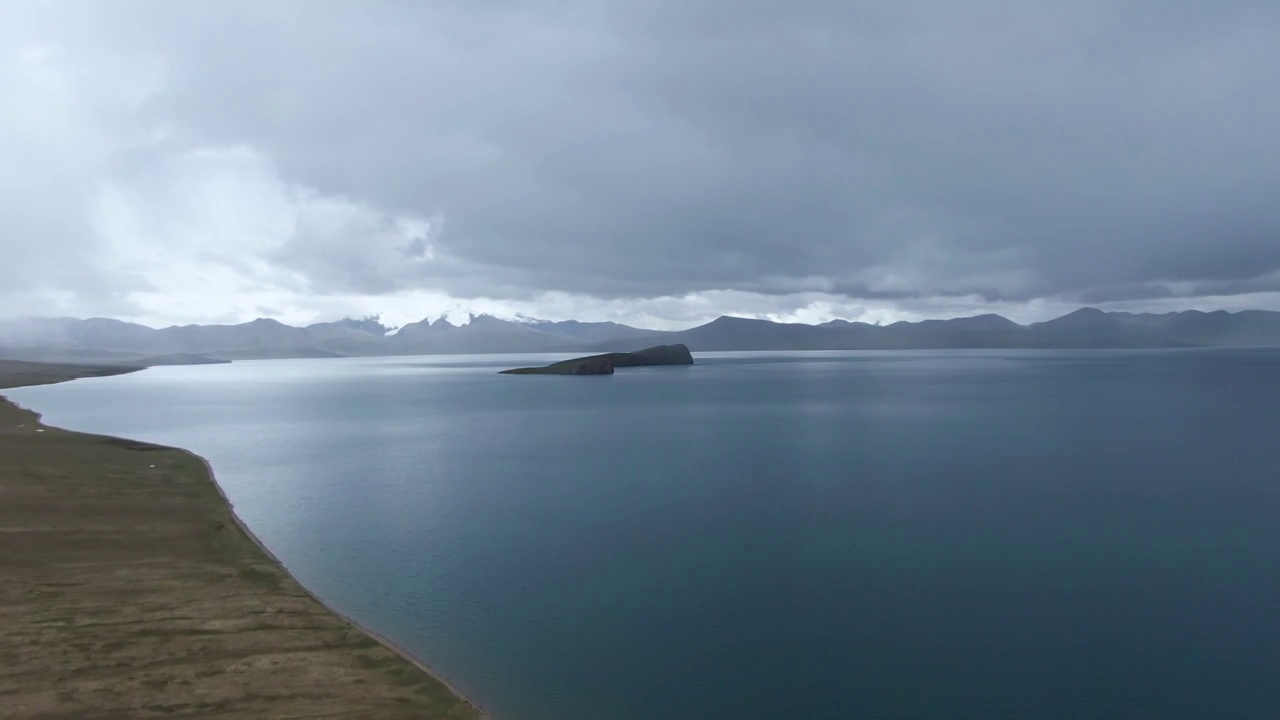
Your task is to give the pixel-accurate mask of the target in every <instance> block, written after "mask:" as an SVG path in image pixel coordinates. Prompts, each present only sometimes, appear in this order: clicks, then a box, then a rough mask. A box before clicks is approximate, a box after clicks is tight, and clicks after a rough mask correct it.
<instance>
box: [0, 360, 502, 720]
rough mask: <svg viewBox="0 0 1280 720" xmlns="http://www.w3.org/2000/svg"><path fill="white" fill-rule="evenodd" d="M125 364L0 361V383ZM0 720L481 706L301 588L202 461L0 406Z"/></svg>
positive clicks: (415, 713)
mask: <svg viewBox="0 0 1280 720" xmlns="http://www.w3.org/2000/svg"><path fill="white" fill-rule="evenodd" d="M125 371H127V369H122V368H116V369H112V370H110V371H106V370H103V369H101V368H92V367H85V366H48V365H35V364H31V363H14V362H8V361H0V389H2V388H6V387H16V386H19V385H27V384H35V383H44V382H60V381H63V380H69V379H72V378H75V377H82V376H86V375H94V374H104V373H107V372H125ZM0 717H6V718H9V717H12V718H152V717H155V718H159V717H164V718H175V717H202V718H204V717H217V718H232V717H246V718H247V717H253V718H265V717H271V718H432V719H440V720H464V719H467V720H470V719H473V718H480V717H481V713H480V711H479V710H477V709H476V708H475V707H474V706H472V705H471V704H469V703H467V702H466V701H465V700H463V699H462V698H461V697H460V696H458V695H457V694H455V693H454V692H453V691H452V690H451V689H450V688H449V687H448V686H447V685H446V684H445V683H443V682H442V681H440V680H438V679H437V678H435V677H434V676H432V675H431V674H430V673H428V672H427V671H426V669H425V668H423V667H422V666H420V665H418V664H416V663H414V662H413V661H412V660H410V659H408V658H407V657H406V656H404V655H402V654H401V653H399V652H397V651H395V650H394V649H392V648H391V647H390V646H389V645H387V644H384V643H383V642H381V641H380V640H379V639H377V638H375V637H374V636H372V635H371V634H369V633H366V632H364V631H362V630H361V629H360V628H358V627H355V626H354V625H353V624H352V623H350V622H348V621H347V620H346V619H344V618H342V617H341V616H339V615H337V614H336V613H334V612H332V611H330V610H329V609H328V608H326V607H325V606H324V605H323V604H321V603H320V602H319V601H318V600H316V599H315V598H314V597H312V596H311V595H310V594H309V593H308V592H307V591H306V590H304V589H303V588H302V587H301V586H299V585H298V583H297V582H295V581H294V580H293V578H291V577H290V576H289V575H288V573H286V572H285V571H284V569H283V568H282V567H281V566H280V564H279V563H278V562H276V561H275V559H274V558H272V557H271V556H270V554H269V553H267V552H266V551H265V550H264V549H262V548H261V547H260V546H259V545H258V544H257V542H256V541H255V540H254V538H253V537H252V536H251V535H250V534H249V533H247V531H245V530H244V529H243V528H242V527H241V526H240V524H239V522H238V521H237V519H236V518H235V516H234V515H233V514H232V512H231V509H230V507H229V506H228V504H227V502H226V500H225V499H224V498H223V497H222V495H221V493H220V491H219V490H218V488H217V485H216V484H215V483H214V482H213V479H212V477H211V476H210V473H209V470H208V467H207V465H206V464H205V463H204V461H203V460H201V459H200V458H198V457H196V456H195V455H192V454H190V453H188V452H185V451H183V450H177V449H174V448H167V447H161V446H158V445H150V444H146V443H139V442H133V441H129V440H122V439H119V438H111V437H103V436H97V435H86V434H83V433H76V432H69V431H65V430H60V429H57V428H52V427H46V426H44V425H42V424H40V422H39V418H38V416H37V415H35V414H34V413H32V412H30V411H27V410H24V409H22V408H19V407H17V406H15V405H13V404H12V403H10V402H8V401H7V400H5V399H3V398H0Z"/></svg>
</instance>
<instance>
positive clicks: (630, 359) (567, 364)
mask: <svg viewBox="0 0 1280 720" xmlns="http://www.w3.org/2000/svg"><path fill="white" fill-rule="evenodd" d="M692 364H693V355H692V354H691V353H690V352H689V348H688V347H687V346H685V345H684V344H683V343H679V344H676V345H658V346H656V347H651V348H645V349H644V350H637V351H635V352H617V353H605V354H604V355H590V356H588V357H580V358H574V359H573V360H561V361H560V362H554V363H551V364H550V365H546V366H544V367H531V368H515V369H514V370H503V371H502V374H504V375H612V374H613V369H614V368H620V367H641V366H646V365H692Z"/></svg>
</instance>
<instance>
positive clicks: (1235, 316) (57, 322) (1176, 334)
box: [0, 308, 1280, 364]
mask: <svg viewBox="0 0 1280 720" xmlns="http://www.w3.org/2000/svg"><path fill="white" fill-rule="evenodd" d="M451 317H452V316H451ZM467 319H468V320H469V322H466V323H463V324H457V325H455V324H453V323H451V322H449V320H448V319H446V318H437V319H435V320H422V321H420V322H416V323H410V324H408V325H405V326H404V327H402V328H400V329H399V330H398V331H395V332H391V329H390V328H388V327H386V326H384V325H382V324H381V322H379V321H378V320H377V318H362V319H351V318H348V319H345V320H339V321H336V322H327V323H316V324H313V325H309V326H307V327H293V326H290V325H285V324H283V323H280V322H278V321H276V320H271V319H267V318H259V319H257V320H254V321H252V322H247V323H241V324H238V325H184V326H174V327H167V328H161V329H155V328H150V327H147V326H145V325H139V324H136V323H128V322H122V321H119V320H112V319H108V318H89V319H87V320H78V319H74V318H28V319H19V320H9V321H4V322H0V357H5V358H10V359H18V360H45V361H54V362H79V363H84V362H111V363H117V364H122V363H129V362H137V361H141V360H144V359H146V358H153V357H162V358H164V357H168V358H188V359H191V358H194V357H195V356H200V357H202V358H208V359H213V360H239V359H248V358H285V357H338V356H351V355H359V356H364V355H423V354H460V353H516V352H611V351H626V350H635V349H638V348H642V347H647V346H650V345H654V344H655V343H663V344H673V343H683V344H685V345H687V346H688V347H689V348H690V349H691V350H693V351H695V352H706V351H715V350H893V349H930V348H1172V347H1215V346H1260V345H1280V313H1277V312H1270V311H1263V310H1245V311H1241V312H1235V313H1230V312H1224V311H1217V312H1208V313H1206V312H1200V311H1197V310H1189V311H1185V312H1172V313H1164V314H1134V313H1124V312H1104V311H1102V310H1098V309H1096V308H1082V309H1080V310H1077V311H1075V312H1072V313H1069V314H1067V315H1063V316H1062V317H1059V318H1055V319H1053V320H1049V321H1046V322H1041V323H1034V324H1031V325H1019V324H1017V323H1015V322H1013V321H1011V320H1008V319H1007V318H1003V317H1001V316H999V315H977V316H974V317H963V318H953V319H950V320H925V321H922V322H914V323H912V322H897V323H893V324H891V325H884V326H881V325H869V324H867V323H862V322H849V321H847V320H832V321H830V322H825V323H822V324H820V325H804V324H800V323H778V322H772V321H769V320H756V319H750V318H740V317H728V316H726V317H720V318H717V319H715V320H713V321H711V322H709V323H706V324H704V325H700V326H698V327H694V328H690V329H688V330H680V331H661V330H645V329H641V328H634V327H629V326H627V325H620V324H618V323H611V322H579V321H576V320H566V321H558V322H552V321H543V320H531V319H528V318H521V319H517V320H504V319H501V318H497V317H493V316H491V315H471V316H469V317H468V318H467Z"/></svg>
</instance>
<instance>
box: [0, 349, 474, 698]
mask: <svg viewBox="0 0 1280 720" xmlns="http://www.w3.org/2000/svg"><path fill="white" fill-rule="evenodd" d="M2 366H3V362H0V413H6V412H16V413H17V414H18V415H23V414H25V415H29V416H33V418H34V424H33V425H29V424H27V423H22V424H19V425H16V426H14V427H0V439H4V440H6V441H8V442H10V443H14V442H18V443H22V442H23V440H22V439H17V440H15V439H14V436H15V435H24V436H27V437H29V438H30V440H27V441H26V444H27V445H34V444H37V443H39V442H47V441H49V440H54V439H58V438H59V437H60V436H61V439H62V440H64V441H82V440H83V441H87V442H89V443H93V444H94V445H108V446H113V447H120V448H128V450H125V452H128V451H129V450H147V451H154V452H165V453H174V454H175V455H178V456H182V457H185V458H188V459H189V460H190V461H193V462H194V463H196V464H198V466H199V467H200V468H201V469H202V475H203V477H201V478H191V479H193V480H196V479H198V480H199V481H200V482H201V483H202V484H204V485H205V486H206V487H207V488H209V489H212V495H213V496H214V497H216V500H217V504H218V508H217V510H219V511H220V512H221V514H225V516H226V517H227V518H228V519H229V520H230V521H231V522H230V525H231V526H233V527H234V528H235V531H236V534H237V535H238V537H239V538H240V541H241V544H243V545H244V546H246V548H247V549H248V550H250V552H251V554H252V555H256V556H257V557H256V558H254V557H252V556H251V555H250V556H246V557H237V558H234V559H233V560H231V561H228V564H229V565H231V566H232V568H233V569H234V570H236V571H238V572H239V573H241V574H243V575H244V576H246V577H253V576H255V573H259V572H260V570H259V568H256V567H254V563H253V562H252V561H253V560H257V561H259V562H264V563H267V564H269V565H270V566H271V567H272V568H273V569H274V570H276V571H277V572H278V573H279V574H280V575H281V576H283V577H284V578H287V580H288V581H289V582H290V583H291V584H292V586H293V588H296V589H297V590H298V591H300V592H301V594H302V596H303V597H305V598H306V600H307V601H309V602H310V603H313V604H314V605H315V606H316V607H317V608H319V610H321V611H322V612H323V613H325V614H327V615H328V616H330V617H331V618H332V619H334V620H336V621H338V623H340V625H342V626H345V627H346V628H348V629H349V630H350V631H354V633H356V634H358V635H359V636H361V637H363V638H366V639H367V641H368V642H369V643H372V644H374V645H376V646H377V647H378V648H381V649H382V650H383V651H385V652H387V653H389V654H390V655H392V656H394V658H395V659H396V660H398V661H400V662H403V663H405V664H407V665H408V666H410V667H412V668H413V670H414V671H416V672H417V673H421V674H422V675H424V676H425V679H427V680H429V681H430V682H433V683H435V684H437V685H438V686H440V687H442V688H444V689H445V690H446V691H447V692H448V694H449V695H450V696H451V697H452V698H453V700H454V701H455V704H461V705H464V706H466V707H467V708H469V709H470V712H467V713H465V716H466V717H471V718H475V719H476V720H496V719H495V718H494V716H493V715H492V714H490V713H489V712H488V710H487V709H485V707H484V706H483V705H482V704H481V703H480V702H478V701H477V700H476V699H475V698H473V697H470V696H468V695H467V694H465V693H463V692H461V691H460V690H459V689H458V688H457V687H456V686H455V685H454V684H453V683H452V682H451V681H450V680H449V679H448V678H447V677H445V676H444V675H443V674H441V673H439V672H437V671H435V670H433V669H432V668H431V667H430V666H429V665H428V664H427V663H426V662H425V661H424V660H421V659H419V658H417V657H415V656H414V655H413V654H412V653H410V652H409V651H407V650H406V649H404V648H403V647H401V646H400V645H398V644H396V643H395V642H393V641H391V640H390V639H389V638H387V637H386V636H384V635H382V634H381V633H378V632H375V631H374V630H372V629H370V628H368V627H366V626H364V625H363V624H361V623H360V622H358V621H356V620H355V619H354V618H352V617H350V616H348V615H347V614H345V613H342V612H339V611H338V610H337V609H335V608H333V607H332V606H330V605H329V604H328V603H326V602H325V601H324V600H322V599H321V598H320V597H318V596H317V595H316V594H315V593H314V592H313V591H312V590H311V589H310V588H308V587H306V586H305V585H303V584H302V582H301V581H300V580H299V579H298V578H297V577H295V576H294V575H293V574H292V573H291V572H290V571H289V568H288V567H287V566H286V565H285V564H284V563H283V562H282V561H281V560H280V559H279V558H278V557H277V556H276V555H275V553H273V552H272V551H271V550H270V549H269V548H267V547H266V545H264V544H263V543H262V541H261V539H260V538H258V536H257V535H256V534H255V533H254V532H253V531H252V530H251V529H250V528H249V527H248V526H247V525H246V524H245V522H244V521H243V519H241V518H240V516H239V515H238V514H237V513H236V511H235V506H234V504H233V503H232V502H231V501H230V499H229V498H228V497H227V495H226V492H225V491H224V489H223V488H222V486H221V485H220V484H219V483H218V480H217V475H216V473H215V471H214V469H213V466H212V464H211V463H210V462H209V461H208V460H207V459H205V458H204V457H202V456H200V455H198V454H196V453H194V452H192V451H190V450H187V449H185V448H177V447H170V446H164V445H157V444H154V443H146V442H142V441H135V440H131V439H128V438H120V437H115V436H109V435H98V434H92V433H83V432H79V431H76V430H72V429H68V428H61V427H58V426H56V425H49V424H46V423H45V422H44V418H43V415H42V414H41V413H39V412H36V411H35V410H33V409H31V408H27V407H24V406H22V405H19V404H18V403H17V402H16V401H14V400H13V399H11V398H9V397H8V396H7V395H6V394H5V390H8V389H13V388H17V387H28V386H33V385H44V384H57V383H61V382H70V381H73V380H76V379H80V378H82V377H93V376H96V375H97V374H98V373H97V370H100V369H99V368H94V367H93V366H47V367H48V370H47V371H41V374H40V375H39V378H38V379H36V378H34V377H32V376H31V374H30V373H31V370H30V368H28V367H19V368H18V372H17V373H16V374H14V373H12V372H10V373H8V375H7V377H6V375H5V373H3V372H2V371H3V370H4V369H6V368H3V367H2ZM141 369H143V368H128V369H112V370H111V371H109V372H108V373H107V374H112V375H114V374H124V373H128V372H134V371H137V370H141ZM33 380H34V382H33ZM6 406H7V408H8V409H6ZM36 433H39V434H38V435H37V434H36ZM6 434H7V435H9V437H4V435H6ZM37 438H38V440H37ZM0 447H2V448H11V447H13V446H12V445H9V446H0ZM150 467H151V468H155V467H156V465H155V464H152V465H150ZM5 469H7V468H2V469H0V470H5ZM90 482H91V483H92V482H93V481H90ZM98 483H99V484H102V481H98ZM18 484H19V485H20V484H21V483H18ZM0 489H7V488H6V486H5V483H0ZM173 494H177V491H176V490H174V491H173ZM212 527H213V529H212V530H209V529H207V528H200V530H203V534H204V535H210V536H213V535H216V534H217V533H219V532H220V530H221V529H222V528H221V523H218V524H216V525H213V526H212ZM39 530H43V531H46V532H47V530H48V528H43V527H42V528H39ZM186 530H192V528H186ZM6 534H9V533H6ZM36 534H38V533H35V532H33V533H32V535H36ZM196 534H201V533H196ZM40 539H41V538H39V537H37V546H36V547H37V548H38V547H39V545H38V543H39V541H40ZM209 542H212V543H214V544H215V545H217V544H219V543H224V542H225V538H222V537H220V536H219V537H210V538H209ZM21 547H25V546H20V549H21ZM19 559H20V560H21V559H22V558H19ZM37 561H38V559H37ZM36 567H37V569H39V566H38V565H37V566H36ZM95 589H97V588H95ZM199 589H200V588H197V590H199ZM277 594H279V593H277ZM271 599H273V598H271V597H268V598H267V600H271ZM274 599H277V600H284V599H289V600H292V599H296V596H295V595H292V594H288V593H284V594H283V595H280V597H279V598H274ZM51 604H52V603H51ZM36 607H38V608H40V609H42V610H44V609H47V608H46V607H45V606H44V605H43V604H42V605H39V606H36ZM8 609H9V608H8V607H5V606H4V604H3V603H0V620H4V619H5V618H7V617H9V615H8V614H6V613H5V612H4V611H5V610H8ZM19 610H21V607H20V608H19ZM276 612H282V613H283V612H285V611H284V610H277V611H276ZM17 617H18V623H17V632H19V633H21V631H22V630H23V628H22V627H21V625H22V623H24V622H26V621H27V620H28V616H27V615H26V614H23V613H21V612H20V613H19V614H18V616H17ZM70 617H71V620H70V621H69V622H70V624H71V625H73V626H74V625H77V624H78V623H77V620H78V618H76V616H75V613H74V612H73V613H72V615H71V616H70ZM79 619H83V618H79ZM237 620H242V618H237ZM86 625H87V626H91V625H93V623H91V622H90V623H88V624H86ZM284 629H288V628H284ZM325 629H326V630H329V631H332V630H335V629H340V628H325ZM7 632H14V629H13V628H11V627H0V640H3V639H4V638H5V633H7ZM149 632H150V633H151V634H154V635H155V636H157V637H158V638H160V639H165V630H164V629H163V623H156V627H153V628H150V629H149ZM172 632H175V633H177V634H180V633H181V632H192V631H190V630H185V631H184V630H178V631H172ZM69 639H70V638H69ZM295 642H296V641H295ZM0 644H2V643H0ZM42 644H48V643H44V642H43V641H42ZM55 644H56V643H55ZM347 645H348V646H350V647H351V648H352V649H350V650H344V648H335V649H334V653H335V655H336V656H337V657H336V658H325V659H326V660H330V661H333V660H335V659H336V660H337V661H341V660H350V661H352V662H353V663H355V666H356V667H357V668H359V669H369V668H378V669H380V668H382V667H383V665H384V664H385V663H384V662H383V661H382V660H380V659H379V660H377V661H376V664H365V665H361V664H360V662H361V661H365V660H366V658H365V656H364V655H363V654H360V653H358V652H357V651H356V648H358V647H363V644H362V643H360V642H359V641H354V642H348V643H347ZM310 647H311V646H310V645H307V644H306V643H302V647H301V648H299V649H297V650H295V652H299V653H304V652H306V651H307V650H308V648H310ZM53 649H54V650H55V651H56V650H57V649H58V648H56V647H55V648H53ZM289 651H290V648H289V647H288V646H285V647H283V648H278V652H289ZM357 655H359V657H357ZM4 659H5V658H4V655H3V653H0V660H4ZM253 659H254V658H253V656H251V657H250V659H249V660H245V661H243V662H250V661H252V660H253ZM147 660H149V658H144V659H142V660H140V661H139V662H146V661H147ZM369 662H370V663H373V662H374V661H373V660H369ZM0 664H4V663H3V662H0ZM25 664H27V665H31V664H34V663H25ZM17 666H18V667H22V666H23V665H22V664H20V665H17ZM327 669H328V668H325V667H320V668H317V667H303V668H300V669H299V670H298V671H297V672H296V673H295V675H304V676H305V675H308V674H312V673H315V674H319V673H321V672H322V671H324V670H327ZM67 671H68V668H65V667H62V668H60V667H58V666H57V665H56V664H55V665H53V666H52V667H49V668H48V673H47V674H57V673H58V672H67ZM237 672H244V670H237ZM352 672H357V670H353V671H352ZM366 674H372V672H371V673H366ZM291 679H293V680H295V681H296V680H298V679H299V678H297V677H294V678H291ZM370 679H374V678H368V677H366V678H365V679H356V680H354V681H353V682H355V683H360V684H361V685H360V686H359V687H361V688H362V690H363V689H364V688H367V689H368V690H369V691H376V690H378V689H379V688H376V687H369V686H368V685H365V683H368V682H369V680H370ZM5 680H6V678H5V677H3V673H0V690H4V689H5V688H4V682H5ZM302 680H303V682H302V684H303V686H304V688H303V689H308V687H307V685H306V678H302ZM408 681H409V682H408V683H407V684H409V685H415V683H413V681H412V678H408ZM392 683H394V684H398V685H405V684H406V679H405V678H404V674H403V673H400V672H399V671H396V672H395V674H394V676H393V681H392ZM166 684H171V683H166ZM196 688H197V689H198V690H200V691H203V690H204V688H203V687H200V686H196ZM309 689H311V690H313V691H314V689H315V688H314V687H311V688H309ZM326 689H327V690H332V688H326ZM382 689H384V690H385V689H386V688H382ZM392 689H394V688H392ZM234 690H235V688H233V691H234ZM240 691H241V692H242V693H243V691H244V688H240ZM66 693H67V691H66V690H61V691H59V693H58V695H59V700H61V699H63V697H62V696H64V695H65V694H66ZM157 694H159V692H157ZM199 694H200V693H199V692H196V691H195V689H193V691H192V696H193V698H192V699H194V697H195V696H196V695H199ZM248 695H249V696H250V697H255V698H256V697H260V696H259V695H254V694H253V693H248ZM166 699H172V698H166ZM387 699H388V700H395V701H396V702H405V701H404V700H403V699H402V698H401V699H397V698H395V697H389V698H387ZM38 701H43V702H50V700H49V698H47V697H39V693H37V697H36V699H35V700H33V701H32V702H38ZM37 707H41V708H43V707H45V706H43V705H40V706H37ZM147 707H151V706H147ZM433 707H434V706H433ZM264 709H266V710H267V711H268V713H270V711H271V708H270V707H266V708H264ZM259 711H260V710H258V711H255V712H259ZM64 712H65V711H64ZM353 712H355V714H359V712H356V711H354V710H353ZM36 714H45V713H41V712H37V713H36ZM411 716H412V717H435V716H436V715H419V714H414V715H411ZM440 717H449V718H453V717H461V716H459V715H457V714H456V713H455V712H454V711H453V710H449V711H448V714H447V715H443V714H442V715H440Z"/></svg>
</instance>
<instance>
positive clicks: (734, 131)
mask: <svg viewBox="0 0 1280 720" xmlns="http://www.w3.org/2000/svg"><path fill="white" fill-rule="evenodd" d="M0 28H3V29H0V95H2V96H3V97H4V98H5V102H4V103H3V105H4V107H3V109H0V155H2V156H3V157H5V158H6V163H5V164H4V167H2V168H0V252H3V255H4V259H5V262H3V263H0V296H2V299H3V301H4V305H5V311H6V312H7V313H9V314H32V313H36V314H48V313H53V312H67V313H72V314H80V315H88V314H104V315H117V316H124V317H134V318H139V319H149V320H151V321H153V322H169V321H192V320H196V321H207V320H215V319H224V320H230V319H244V318H248V317H252V316H255V315H259V314H278V315H282V316H284V317H286V318H291V319H295V320H305V319H310V318H313V317H321V316H331V315H333V314H346V313H354V312H367V311H377V310H383V311H387V312H389V313H391V314H392V315H393V316H394V315H403V318H401V319H412V318H414V317H420V316H422V315H427V314H431V313H432V312H439V311H441V309H447V307H449V306H452V305H456V304H464V305H467V306H469V307H470V306H474V307H477V308H478V309H486V310H491V311H498V312H503V311H508V312H516V311H519V312H525V313H527V314H533V315H538V314H542V315H552V316H555V315H558V314H560V313H564V314H565V315H574V316H578V317H584V318H593V319H594V318H599V319H605V318H609V319H619V320H631V321H633V322H648V323H650V324H657V325H680V324H687V323H689V322H696V321H697V320H700V319H704V318H706V317H713V316H715V315H717V314H720V313H722V312H736V313H745V314H756V315H762V316H774V317H780V318H812V319H826V318H827V317H829V316H832V315H842V316H845V317H861V318H873V319H881V318H884V319H894V318H896V317H912V316H917V315H922V314H931V315H948V314H957V313H964V312H971V311H981V310H988V309H991V310H999V311H1004V312H1007V313H1009V314H1011V315H1013V316H1015V317H1018V316H1021V317H1022V318H1025V319H1035V316H1037V315H1039V314H1043V313H1047V312H1050V311H1056V310H1057V309H1060V308H1064V307H1067V306H1069V305H1072V304H1075V303H1098V304H1113V305H1116V306H1127V307H1148V306H1149V307H1153V308H1155V307H1165V306H1168V305H1177V306H1180V307H1189V306H1202V307H1211V306H1212V307H1221V306H1226V307H1238V306H1240V305H1242V304H1245V303H1248V304H1252V305H1261V306H1270V307H1280V294H1278V293H1280V213H1277V212H1276V211H1275V210H1274V204H1275V201H1274V198H1275V197H1276V196H1278V195H1280V144H1277V143H1276V142H1275V140H1274V135H1275V128H1276V127H1280V7H1277V6H1276V4H1275V3H1271V2H1223V3H1216V4H1203V3H1184V2H1157V1H1155V0H1151V1H1148V2H1119V3H1117V2H1091V1H1088V0H1085V1H1082V2H1078V3H1070V4H1063V3H1005V2H977V3H965V4H962V5H961V4H956V3H950V2H941V0H934V1H931V2H914V3H896V4H892V5H886V4H883V3H865V4H864V3H847V2H835V1H834V0H831V1H827V2H799V3H786V4H777V3H762V2H728V1H727V0H726V1H724V2H720V1H717V0H710V1H707V2H699V3H687V2H682V3H675V2H670V3H668V2H648V3H621V2H619V3H596V2H581V3H577V2H566V3H485V4H477V3H470V2H460V1H459V2H435V3H415V2H381V3H359V4H352V3H330V2H272V3H265V4H264V3H248V2H245V3H237V2H221V3H200V4H196V3H159V2H136V3H129V2H111V3H106V2H103V3H85V4H82V5H79V6H76V5H73V4H69V3H65V2H64V3H49V4H43V5H42V4H34V3H12V4H9V5H7V6H5V7H4V8H3V9H0Z"/></svg>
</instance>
